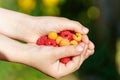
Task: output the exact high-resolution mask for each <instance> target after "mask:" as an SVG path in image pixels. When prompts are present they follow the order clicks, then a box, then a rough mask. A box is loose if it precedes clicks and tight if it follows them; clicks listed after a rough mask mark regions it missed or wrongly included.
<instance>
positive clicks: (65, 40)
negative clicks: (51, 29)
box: [59, 39, 70, 46]
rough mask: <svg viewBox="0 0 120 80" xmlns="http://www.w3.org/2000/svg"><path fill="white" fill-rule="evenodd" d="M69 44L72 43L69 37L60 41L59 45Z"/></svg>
mask: <svg viewBox="0 0 120 80" xmlns="http://www.w3.org/2000/svg"><path fill="white" fill-rule="evenodd" d="M68 45H70V42H69V40H67V39H62V40H61V42H60V43H59V46H68Z"/></svg>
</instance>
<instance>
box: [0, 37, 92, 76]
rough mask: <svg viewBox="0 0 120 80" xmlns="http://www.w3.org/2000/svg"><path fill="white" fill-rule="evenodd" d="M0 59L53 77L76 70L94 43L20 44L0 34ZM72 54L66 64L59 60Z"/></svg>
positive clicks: (88, 54)
mask: <svg viewBox="0 0 120 80" xmlns="http://www.w3.org/2000/svg"><path fill="white" fill-rule="evenodd" d="M0 45H3V46H0V52H1V54H0V55H2V56H4V57H2V58H1V59H4V60H8V61H12V62H18V63H22V64H25V65H29V66H31V67H33V68H35V69H38V70H40V71H42V72H43V73H45V74H47V75H49V76H52V77H54V78H60V77H62V76H65V75H67V74H70V73H72V72H74V71H76V70H77V69H78V68H79V67H80V66H81V64H82V63H83V61H84V60H85V59H86V58H87V57H89V56H90V55H91V54H93V52H94V45H93V44H92V43H91V42H89V44H85V43H83V42H82V43H80V44H79V45H77V46H65V47H46V46H36V45H34V44H22V43H19V42H17V41H15V40H12V39H10V38H7V37H5V36H3V35H0ZM68 56H73V59H72V60H71V61H69V62H68V63H67V64H63V63H61V62H59V59H60V58H62V57H68Z"/></svg>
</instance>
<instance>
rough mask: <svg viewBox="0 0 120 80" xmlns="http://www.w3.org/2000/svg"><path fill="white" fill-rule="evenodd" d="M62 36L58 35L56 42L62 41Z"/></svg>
mask: <svg viewBox="0 0 120 80" xmlns="http://www.w3.org/2000/svg"><path fill="white" fill-rule="evenodd" d="M62 39H63V38H62V37H60V36H58V37H57V39H56V43H57V44H59V43H60V42H61V41H62Z"/></svg>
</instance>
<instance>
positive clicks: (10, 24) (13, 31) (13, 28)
mask: <svg viewBox="0 0 120 80" xmlns="http://www.w3.org/2000/svg"><path fill="white" fill-rule="evenodd" d="M31 22H32V16H29V15H26V14H22V13H18V12H14V11H10V10H5V9H1V8H0V33H1V34H4V35H6V36H8V37H11V38H15V39H20V40H26V39H28V38H27V36H28V35H30V31H29V30H31V31H32V29H30V24H31ZM28 28H29V29H28Z"/></svg>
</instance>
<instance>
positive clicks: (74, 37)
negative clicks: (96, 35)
mask: <svg viewBox="0 0 120 80" xmlns="http://www.w3.org/2000/svg"><path fill="white" fill-rule="evenodd" d="M73 39H74V40H76V41H78V42H79V41H81V39H82V35H81V34H80V33H78V32H77V33H76V34H75V35H73Z"/></svg>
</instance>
